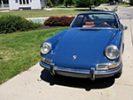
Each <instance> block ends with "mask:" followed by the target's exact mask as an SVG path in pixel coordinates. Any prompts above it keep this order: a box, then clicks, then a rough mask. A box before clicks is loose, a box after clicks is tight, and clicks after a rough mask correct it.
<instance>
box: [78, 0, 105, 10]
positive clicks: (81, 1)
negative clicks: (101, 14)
mask: <svg viewBox="0 0 133 100" xmlns="http://www.w3.org/2000/svg"><path fill="white" fill-rule="evenodd" d="M104 2H107V0H75V3H76V6H77V7H89V8H90V10H91V9H92V7H93V6H99V5H100V4H101V3H104Z"/></svg>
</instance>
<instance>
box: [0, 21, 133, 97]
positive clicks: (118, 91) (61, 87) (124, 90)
mask: <svg viewBox="0 0 133 100" xmlns="http://www.w3.org/2000/svg"><path fill="white" fill-rule="evenodd" d="M122 22H123V23H124V25H127V26H128V30H126V31H125V34H124V35H125V39H124V41H125V51H124V54H123V64H124V68H123V74H122V77H121V78H120V79H115V80H114V79H102V80H97V81H96V82H91V81H89V80H87V79H75V78H67V77H61V76H58V77H56V78H55V79H53V78H52V77H51V76H50V75H49V73H48V72H46V71H44V70H43V68H41V67H40V66H39V65H38V64H37V65H35V66H33V67H32V68H31V69H29V70H28V71H25V72H23V73H21V74H19V75H17V76H16V77H14V78H12V79H11V80H9V81H7V82H5V83H4V84H2V85H1V86H0V100H133V44H132V36H133V35H132V34H131V27H132V29H133V20H129V19H123V20H122Z"/></svg>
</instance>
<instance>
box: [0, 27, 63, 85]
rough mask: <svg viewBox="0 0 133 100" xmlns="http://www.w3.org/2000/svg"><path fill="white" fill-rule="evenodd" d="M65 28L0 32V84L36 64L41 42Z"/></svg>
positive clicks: (38, 58)
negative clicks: (9, 32)
mask: <svg viewBox="0 0 133 100" xmlns="http://www.w3.org/2000/svg"><path fill="white" fill-rule="evenodd" d="M63 29H65V28H63V27H60V28H51V29H45V30H34V31H28V32H17V33H12V34H0V84H1V83H3V82H5V81H7V80H8V79H10V78H11V77H13V76H15V75H17V74H18V73H20V72H22V71H25V70H27V69H28V68H30V67H31V66H32V65H34V64H36V63H37V62H38V61H39V60H40V56H39V51H40V45H41V43H42V42H43V41H44V40H45V39H47V38H48V37H50V36H53V35H54V34H55V33H56V32H58V31H61V30H63Z"/></svg>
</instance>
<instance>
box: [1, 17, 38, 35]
mask: <svg viewBox="0 0 133 100" xmlns="http://www.w3.org/2000/svg"><path fill="white" fill-rule="evenodd" d="M39 26H40V25H39V24H34V23H33V22H31V21H28V20H26V19H25V18H22V17H19V16H11V15H8V16H2V17H0V34H1V33H12V32H16V31H26V30H30V29H35V28H38V27H39Z"/></svg>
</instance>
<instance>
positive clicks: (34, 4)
mask: <svg viewBox="0 0 133 100" xmlns="http://www.w3.org/2000/svg"><path fill="white" fill-rule="evenodd" d="M30 1H31V2H30ZM19 8H31V9H41V8H42V7H41V2H40V0H29V4H20V3H19V0H18V2H16V0H9V9H10V10H18V9H19Z"/></svg>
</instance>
